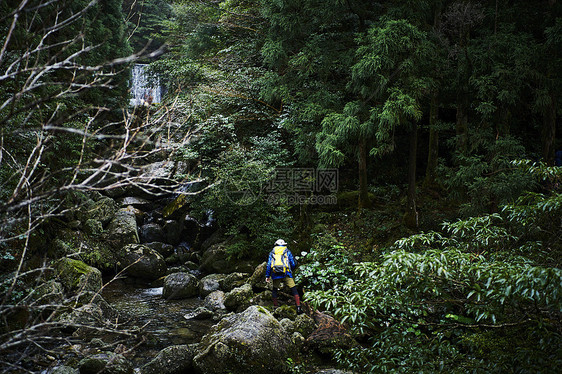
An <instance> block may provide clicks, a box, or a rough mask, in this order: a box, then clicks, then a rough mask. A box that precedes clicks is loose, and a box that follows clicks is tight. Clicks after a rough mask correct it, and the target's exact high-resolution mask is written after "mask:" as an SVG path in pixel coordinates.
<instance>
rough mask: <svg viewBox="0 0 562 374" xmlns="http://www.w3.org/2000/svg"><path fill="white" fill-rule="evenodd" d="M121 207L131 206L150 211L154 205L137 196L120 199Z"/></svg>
mask: <svg viewBox="0 0 562 374" xmlns="http://www.w3.org/2000/svg"><path fill="white" fill-rule="evenodd" d="M119 205H121V207H126V206H129V205H130V206H132V207H134V208H137V209H141V210H144V211H148V210H150V208H151V207H152V203H151V202H150V201H148V200H146V199H142V198H140V197H135V196H127V197H124V198H122V199H120V200H119Z"/></svg>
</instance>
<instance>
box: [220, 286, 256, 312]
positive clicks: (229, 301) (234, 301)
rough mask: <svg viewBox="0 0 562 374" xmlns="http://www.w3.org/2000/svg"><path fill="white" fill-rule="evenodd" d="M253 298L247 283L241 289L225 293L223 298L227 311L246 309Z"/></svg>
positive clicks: (250, 287)
mask: <svg viewBox="0 0 562 374" xmlns="http://www.w3.org/2000/svg"><path fill="white" fill-rule="evenodd" d="M252 296H254V293H253V292H252V286H250V285H249V284H248V283H246V284H244V285H243V286H241V287H237V288H234V289H233V290H232V291H230V292H229V293H227V294H226V295H225V297H224V305H225V306H226V307H227V308H228V309H229V310H234V311H235V310H238V309H239V308H241V307H242V308H244V309H245V308H246V307H248V306H249V301H250V299H251V298H252Z"/></svg>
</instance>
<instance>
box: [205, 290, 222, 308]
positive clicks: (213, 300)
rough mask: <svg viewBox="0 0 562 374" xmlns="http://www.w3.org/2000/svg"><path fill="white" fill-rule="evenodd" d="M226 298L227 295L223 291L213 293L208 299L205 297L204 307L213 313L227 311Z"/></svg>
mask: <svg viewBox="0 0 562 374" xmlns="http://www.w3.org/2000/svg"><path fill="white" fill-rule="evenodd" d="M224 296H225V295H224V292H223V291H220V290H217V291H213V292H211V293H210V294H208V295H207V297H205V300H203V305H204V306H205V307H206V308H208V309H210V310H212V311H221V310H225V309H226V308H225V306H224Z"/></svg>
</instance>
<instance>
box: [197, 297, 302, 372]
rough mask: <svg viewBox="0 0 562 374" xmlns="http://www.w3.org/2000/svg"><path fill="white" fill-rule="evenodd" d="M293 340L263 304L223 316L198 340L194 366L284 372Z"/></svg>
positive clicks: (220, 369)
mask: <svg viewBox="0 0 562 374" xmlns="http://www.w3.org/2000/svg"><path fill="white" fill-rule="evenodd" d="M291 349H292V342H291V339H290V337H289V336H288V335H287V332H286V331H285V329H283V327H282V326H281V324H280V323H279V322H278V321H277V320H276V319H275V318H274V317H273V316H272V315H271V313H269V312H268V311H267V310H266V309H265V308H262V307H258V306H251V307H249V308H248V309H246V310H245V311H244V312H242V313H239V314H234V315H232V316H229V317H226V318H224V319H222V320H221V321H220V322H219V323H218V324H216V325H214V326H213V327H212V328H211V330H210V332H209V333H208V334H207V335H205V336H204V337H203V339H202V340H201V342H200V343H199V346H198V350H197V352H196V355H195V357H194V359H193V363H194V366H195V368H196V369H197V370H199V372H201V373H205V374H220V373H232V374H246V373H248V372H251V373H252V374H271V373H286V372H287V371H288V368H287V357H289V352H290V351H291Z"/></svg>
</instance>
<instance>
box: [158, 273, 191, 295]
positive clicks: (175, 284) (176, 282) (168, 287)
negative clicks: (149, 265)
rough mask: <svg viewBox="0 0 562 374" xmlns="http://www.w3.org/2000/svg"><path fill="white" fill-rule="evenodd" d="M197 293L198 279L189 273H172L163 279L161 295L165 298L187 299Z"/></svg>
mask: <svg viewBox="0 0 562 374" xmlns="http://www.w3.org/2000/svg"><path fill="white" fill-rule="evenodd" d="M198 294H199V281H198V280H197V278H196V277H195V276H194V275H192V274H189V273H184V272H180V273H174V274H170V275H168V276H166V278H165V279H164V289H163V291H162V297H164V298H165V299H187V298H190V297H194V296H197V295H198Z"/></svg>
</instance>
